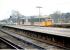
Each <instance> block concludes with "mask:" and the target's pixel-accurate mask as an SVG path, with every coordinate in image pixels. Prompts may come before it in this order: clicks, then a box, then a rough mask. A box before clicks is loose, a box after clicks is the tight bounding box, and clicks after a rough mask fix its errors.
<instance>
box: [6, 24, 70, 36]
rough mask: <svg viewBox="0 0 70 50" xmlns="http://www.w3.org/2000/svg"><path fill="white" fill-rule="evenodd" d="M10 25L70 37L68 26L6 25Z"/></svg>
mask: <svg viewBox="0 0 70 50" xmlns="http://www.w3.org/2000/svg"><path fill="white" fill-rule="evenodd" d="M6 26H9V27H14V28H19V29H24V30H30V31H35V32H41V33H45V34H51V35H57V36H63V37H70V29H69V28H68V29H67V28H56V27H55V28H54V27H38V26H21V25H6Z"/></svg>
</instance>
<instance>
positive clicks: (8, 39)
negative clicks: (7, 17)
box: [0, 31, 46, 50]
mask: <svg viewBox="0 0 70 50" xmlns="http://www.w3.org/2000/svg"><path fill="white" fill-rule="evenodd" d="M0 33H2V34H3V35H1V36H2V37H0V40H1V41H3V42H4V43H6V44H7V45H8V46H10V47H11V48H12V49H37V50H46V49H45V48H42V47H39V46H37V45H34V44H32V43H29V42H27V41H24V40H22V39H19V38H17V37H14V36H11V35H9V34H7V32H4V31H0ZM4 35H5V36H4ZM13 39H15V40H13ZM14 41H15V42H14ZM3 49H5V48H3Z"/></svg>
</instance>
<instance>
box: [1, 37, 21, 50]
mask: <svg viewBox="0 0 70 50" xmlns="http://www.w3.org/2000/svg"><path fill="white" fill-rule="evenodd" d="M0 41H2V42H3V43H4V44H6V45H7V46H9V47H10V48H12V49H22V48H21V47H19V46H17V45H15V44H13V43H12V42H10V41H8V40H6V39H4V38H2V37H0ZM3 49H6V48H3Z"/></svg>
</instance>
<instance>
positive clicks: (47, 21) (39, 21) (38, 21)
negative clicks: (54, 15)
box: [23, 17, 53, 27]
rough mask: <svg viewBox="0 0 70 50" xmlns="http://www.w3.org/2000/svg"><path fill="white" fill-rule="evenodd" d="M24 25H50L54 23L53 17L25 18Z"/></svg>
mask: <svg viewBox="0 0 70 50" xmlns="http://www.w3.org/2000/svg"><path fill="white" fill-rule="evenodd" d="M23 25H31V26H44V27H48V26H52V25H53V20H52V19H51V18H45V17H35V18H29V19H25V20H24V24H23Z"/></svg>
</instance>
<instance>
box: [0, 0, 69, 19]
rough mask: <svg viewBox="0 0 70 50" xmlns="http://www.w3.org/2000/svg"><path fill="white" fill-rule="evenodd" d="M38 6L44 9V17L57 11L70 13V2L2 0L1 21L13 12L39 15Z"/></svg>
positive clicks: (61, 0) (42, 10)
mask: <svg viewBox="0 0 70 50" xmlns="http://www.w3.org/2000/svg"><path fill="white" fill-rule="evenodd" d="M37 6H42V7H43V8H42V9H41V14H42V15H48V14H51V13H53V12H55V11H61V12H70V0H0V20H2V19H5V18H8V17H9V15H10V13H11V10H17V11H19V12H20V13H21V14H23V15H26V16H29V15H38V9H37V8H36V7H37Z"/></svg>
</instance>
